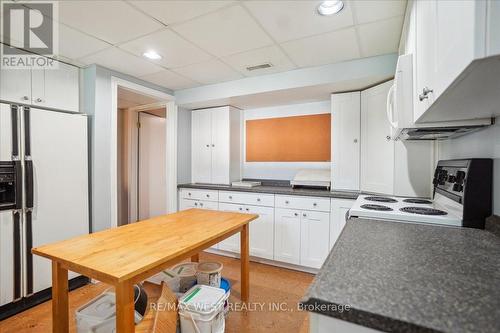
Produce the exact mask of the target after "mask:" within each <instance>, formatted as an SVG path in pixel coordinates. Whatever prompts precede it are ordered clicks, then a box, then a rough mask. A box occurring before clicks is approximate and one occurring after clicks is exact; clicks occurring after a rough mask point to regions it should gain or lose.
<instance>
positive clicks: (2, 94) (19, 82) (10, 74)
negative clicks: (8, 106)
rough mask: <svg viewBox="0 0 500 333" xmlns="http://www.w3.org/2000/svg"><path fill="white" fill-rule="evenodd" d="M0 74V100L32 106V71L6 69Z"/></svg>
mask: <svg viewBox="0 0 500 333" xmlns="http://www.w3.org/2000/svg"><path fill="white" fill-rule="evenodd" d="M0 71H1V73H0V99H2V100H4V101H8V102H12V103H23V104H31V69H5V68H2V69H1V70H0Z"/></svg>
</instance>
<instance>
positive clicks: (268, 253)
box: [246, 206, 274, 260]
mask: <svg viewBox="0 0 500 333" xmlns="http://www.w3.org/2000/svg"><path fill="white" fill-rule="evenodd" d="M246 208H249V210H248V211H247V212H248V213H251V214H258V215H259V217H258V218H257V219H256V220H254V221H252V222H250V255H252V256H255V257H259V258H265V259H269V260H272V259H273V257H274V254H273V245H274V209H273V207H258V206H247V207H246Z"/></svg>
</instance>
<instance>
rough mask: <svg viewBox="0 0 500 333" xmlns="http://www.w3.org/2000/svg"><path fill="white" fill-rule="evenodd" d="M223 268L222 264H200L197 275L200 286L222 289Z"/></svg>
mask: <svg viewBox="0 0 500 333" xmlns="http://www.w3.org/2000/svg"><path fill="white" fill-rule="evenodd" d="M222 267H223V265H222V264H221V263H220V262H202V263H199V264H198V273H197V275H196V276H197V281H198V284H203V285H206V286H211V287H216V288H220V281H221V277H222Z"/></svg>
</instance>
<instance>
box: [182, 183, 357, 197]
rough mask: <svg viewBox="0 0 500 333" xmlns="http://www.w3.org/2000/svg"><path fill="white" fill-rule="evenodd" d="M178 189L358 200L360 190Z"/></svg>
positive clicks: (287, 188) (204, 186)
mask: <svg viewBox="0 0 500 333" xmlns="http://www.w3.org/2000/svg"><path fill="white" fill-rule="evenodd" d="M177 188H178V189H182V188H192V189H200V190H215V191H233V192H248V193H269V194H281V195H294V196H304V197H324V198H337V199H347V200H356V199H357V198H358V195H359V193H358V192H349V191H345V192H344V191H334V192H330V191H327V190H315V189H311V190H309V189H306V190H302V191H301V190H294V189H292V188H290V187H285V186H284V187H283V189H277V188H276V187H274V186H273V187H272V188H269V187H267V186H263V187H260V188H259V186H257V187H252V188H245V187H230V186H227V187H226V186H219V185H209V184H178V185H177Z"/></svg>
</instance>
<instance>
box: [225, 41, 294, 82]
mask: <svg viewBox="0 0 500 333" xmlns="http://www.w3.org/2000/svg"><path fill="white" fill-rule="evenodd" d="M223 60H224V61H225V62H226V63H227V64H229V65H231V66H232V67H233V68H234V69H236V70H238V71H239V72H240V73H241V74H243V75H245V76H256V75H264V74H271V73H278V72H284V71H288V70H292V69H294V68H296V67H295V65H294V64H293V63H292V62H291V61H290V59H288V57H287V56H286V55H285V54H284V53H283V51H281V49H280V48H279V47H277V46H274V45H273V46H266V47H264V48H261V49H256V50H251V51H246V52H243V53H238V54H233V55H230V56H227V57H225V58H223ZM264 63H270V64H272V65H273V66H272V67H270V68H264V69H258V70H254V71H249V70H247V67H249V66H256V65H261V64H264Z"/></svg>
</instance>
